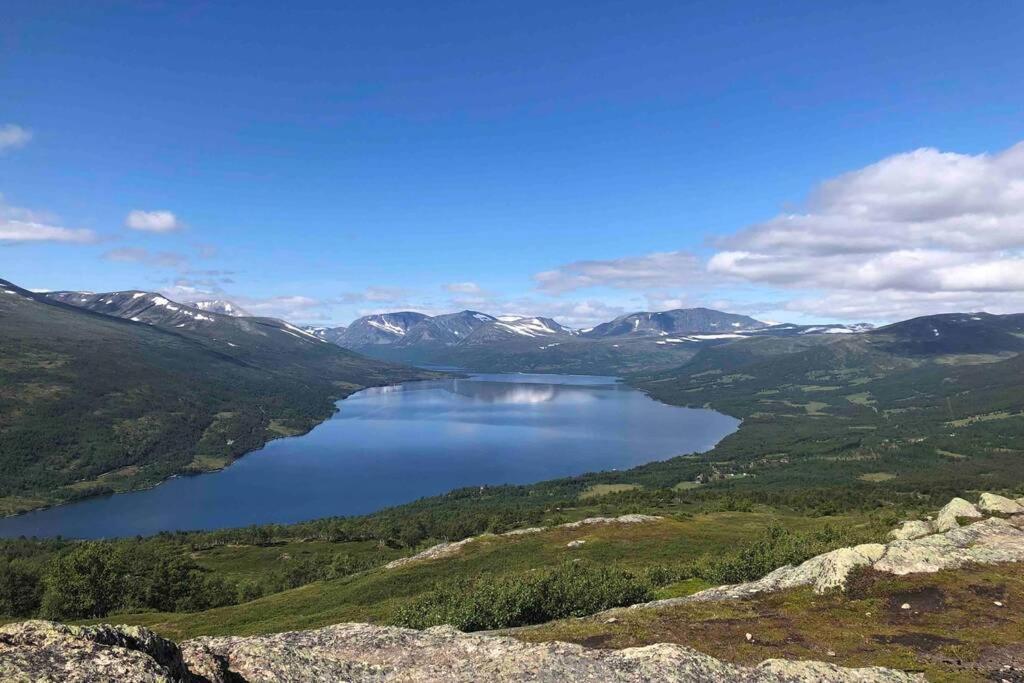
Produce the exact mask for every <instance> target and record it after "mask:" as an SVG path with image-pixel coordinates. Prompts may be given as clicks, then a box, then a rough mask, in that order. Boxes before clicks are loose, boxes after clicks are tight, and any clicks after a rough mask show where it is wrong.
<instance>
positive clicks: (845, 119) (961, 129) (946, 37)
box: [0, 0, 1024, 325]
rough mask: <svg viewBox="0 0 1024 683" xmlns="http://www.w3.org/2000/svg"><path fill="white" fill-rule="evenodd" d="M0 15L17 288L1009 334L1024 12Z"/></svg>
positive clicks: (106, 9) (455, 9) (765, 6)
mask: <svg viewBox="0 0 1024 683" xmlns="http://www.w3.org/2000/svg"><path fill="white" fill-rule="evenodd" d="M853 5H856V6H853ZM0 13H2V15H3V20H2V21H0V93H2V94H3V97H2V98H0V194H2V200H0V277H4V278H7V279H10V280H12V281H14V282H16V283H18V284H21V285H23V286H27V287H32V288H48V289H65V288H67V289H88V290H93V291H107V290H119V289H129V288H140V289H149V290H161V291H165V292H167V293H168V294H169V295H171V296H173V297H175V298H178V299H182V300H189V299H195V298H210V297H214V296H216V297H225V298H230V299H232V300H235V301H238V302H240V303H241V304H242V305H243V306H246V307H248V308H249V309H250V310H251V311H253V312H258V313H264V314H272V315H280V316H285V317H288V318H290V319H293V320H296V321H299V322H321V323H346V322H348V321H349V320H351V319H352V318H353V317H355V316H357V315H360V314H363V313H367V312H372V311H378V310H393V309H398V308H415V309H419V310H425V311H427V312H440V311H447V310H455V309H459V308H465V307H471V308H477V309H481V310H486V311H488V312H493V313H517V312H521V313H530V314H547V315H553V316H554V317H556V318H559V319H560V320H562V321H564V322H567V323H570V324H577V325H586V324H591V323H594V322H597V321H600V320H603V319H607V318H610V317H613V316H614V315H616V314H618V313H622V312H627V311H632V310H644V309H662V308H670V307H676V306H695V305H710V306H715V307H719V308H726V309H729V310H734V311H738V312H746V313H751V314H754V315H755V316H760V317H762V318H767V319H773V320H782V319H785V320H794V321H812V320H826V319H829V320H861V319H865V320H876V321H880V320H887V319H894V318H900V317H906V316H909V315H913V314H918V313H926V312H936V311H941V310H976V309H982V308H984V309H988V310H993V311H1004V310H1024V297H1022V296H1021V294H1020V292H1021V291H1024V280H1021V278H1022V275H1020V273H1024V268H1021V267H1020V266H1021V265H1024V261H1021V248H1022V247H1024V147H1015V145H1017V143H1019V142H1020V141H1021V140H1022V139H1024V125H1022V123H1024V50H1021V49H1020V46H1021V45H1022V44H1024V5H1021V4H1020V3H1013V2H984V1H983V2H974V3H959V2H889V3H881V2H878V3H875V2H867V3H822V2H787V3H750V2H736V3H732V2H700V3H697V2H599V1H591V2H562V3H550V2H517V3H508V2H504V3H498V2H486V1H480V0H477V1H475V2H438V3H421V2H403V3H398V2H395V3H386V2H366V3H360V2H348V3H309V2H297V3H289V4H288V5H285V4H282V3H278V2H273V3H271V2H266V3H264V2H246V3H200V2H185V1H182V2H138V3H126V2H90V3H81V2H69V3H61V2H45V3H40V2H20V1H18V0H15V1H14V2H8V3H5V5H4V9H2V10H0ZM915 150H918V151H915ZM133 212H134V213H133Z"/></svg>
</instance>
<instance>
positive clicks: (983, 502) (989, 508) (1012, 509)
mask: <svg viewBox="0 0 1024 683" xmlns="http://www.w3.org/2000/svg"><path fill="white" fill-rule="evenodd" d="M978 509H979V510H981V511H982V512H988V513H990V514H992V513H994V514H1000V515H1019V514H1021V513H1022V512H1024V505H1021V504H1020V503H1018V502H1017V501H1015V500H1013V499H1012V498H1006V497H1005V496H997V495H996V494H994V493H983V494H981V499H980V500H979V501H978Z"/></svg>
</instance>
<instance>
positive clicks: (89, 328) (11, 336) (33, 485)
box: [0, 280, 426, 513]
mask: <svg viewBox="0 0 1024 683" xmlns="http://www.w3.org/2000/svg"><path fill="white" fill-rule="evenodd" d="M210 317H216V318H217V319H218V323H221V324H220V325H219V326H218V327H217V330H218V331H216V332H214V333H204V332H200V331H196V330H186V329H184V328H181V329H175V328H173V327H172V328H169V329H164V328H161V327H159V326H157V325H155V324H145V323H142V322H134V321H131V320H123V319H120V318H117V317H112V316H109V315H104V314H99V313H95V312H91V311H88V310H85V309H81V308H77V307H73V306H70V305H67V304H64V303H60V302H55V301H51V300H49V299H47V298H45V297H43V296H41V295H37V294H33V293H31V292H28V291H26V290H24V289H21V288H19V287H17V286H15V285H13V284H11V283H9V282H6V281H3V280H0V511H3V512H7V513H10V512H15V511H19V510H24V509H29V508H32V507H38V506H40V505H46V504H50V503H56V502H63V501H67V500H71V499H75V498H78V497H82V496H86V495H95V494H97V493H103V492H108V491H114V490H124V489H128V488H137V487H140V486H145V485H148V484H152V483H155V482H157V481H160V480H161V479H163V478H165V477H167V476H169V475H171V474H174V473H179V472H188V471H202V470H205V469H211V468H217V467H222V466H224V465H225V464H227V463H229V462H230V461H231V460H233V459H234V458H237V457H238V456H240V455H242V454H243V453H245V452H247V451H249V450H252V449H253V448H257V447H259V446H260V445H262V444H263V443H265V442H266V441H267V440H269V439H271V438H275V437H277V436H282V435H288V434H297V433H300V432H302V431H305V430H308V429H310V428H311V427H313V426H314V425H315V424H317V422H319V421H321V420H323V419H324V418H326V417H328V416H329V415H330V414H331V413H332V412H333V410H334V406H333V404H334V401H336V400H337V399H339V398H342V397H344V396H346V395H348V394H350V393H352V392H353V391H356V390H358V389H360V388H362V387H365V386H370V385H380V384H386V383H391V382H397V381H403V380H407V379H415V378H419V377H424V376H426V373H423V372H420V371H416V370H412V369H409V368H403V367H400V366H395V365H390V364H387V363H382V362H380V361H373V360H370V359H367V358H364V357H362V356H359V355H357V354H355V353H352V352H350V351H346V350H344V349H341V348H339V347H337V346H334V345H332V344H328V343H324V342H320V341H319V340H314V339H310V338H307V336H303V335H299V334H295V333H291V334H286V333H285V332H286V331H289V330H287V329H285V330H282V328H281V326H282V325H285V324H284V323H281V322H280V321H267V320H261V319H255V320H253V321H252V322H251V323H247V324H249V325H250V326H251V327H253V328H256V329H255V331H254V332H246V331H243V330H241V329H240V328H237V327H236V326H233V325H232V324H230V323H227V322H222V321H230V320H243V319H233V318H228V317H227V316H214V315H212V314H211V316H210Z"/></svg>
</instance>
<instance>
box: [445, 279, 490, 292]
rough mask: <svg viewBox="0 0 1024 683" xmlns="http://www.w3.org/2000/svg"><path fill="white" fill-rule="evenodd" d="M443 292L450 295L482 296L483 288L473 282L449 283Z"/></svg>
mask: <svg viewBox="0 0 1024 683" xmlns="http://www.w3.org/2000/svg"><path fill="white" fill-rule="evenodd" d="M444 290H445V291H446V292H451V293H452V294H475V295H482V294H483V293H484V290H483V288H482V287H480V285H478V284H477V283H475V282H449V283H448V284H446V285H444Z"/></svg>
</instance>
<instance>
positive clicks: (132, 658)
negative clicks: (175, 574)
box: [0, 621, 202, 683]
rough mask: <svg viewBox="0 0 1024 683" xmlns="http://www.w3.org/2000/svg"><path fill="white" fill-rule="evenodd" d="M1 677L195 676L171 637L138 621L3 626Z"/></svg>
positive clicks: (134, 681)
mask: <svg viewBox="0 0 1024 683" xmlns="http://www.w3.org/2000/svg"><path fill="white" fill-rule="evenodd" d="M0 680H2V681H9V682H11V683H14V682H15V681H18V682H22V681H24V682H26V683H27V682H28V681H32V683H51V682H52V683H65V682H66V683H85V682H87V681H90V682H91V681H119V682H121V683H165V682H167V683H170V682H172V681H185V682H189V683H191V682H192V681H195V680H202V679H196V678H195V677H193V676H192V674H191V673H190V672H189V669H188V667H187V665H186V664H185V662H184V659H183V657H182V654H181V650H180V649H179V648H178V646H177V645H175V644H174V643H173V642H171V641H169V640H167V639H165V638H161V637H160V636H158V635H156V634H154V633H153V632H152V631H150V630H149V629H145V628H142V627H138V626H108V625H105V624H104V625H100V626H65V625H64V624H57V623H54V622H50V621H26V622H22V623H19V624H8V625H6V626H3V627H0Z"/></svg>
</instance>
